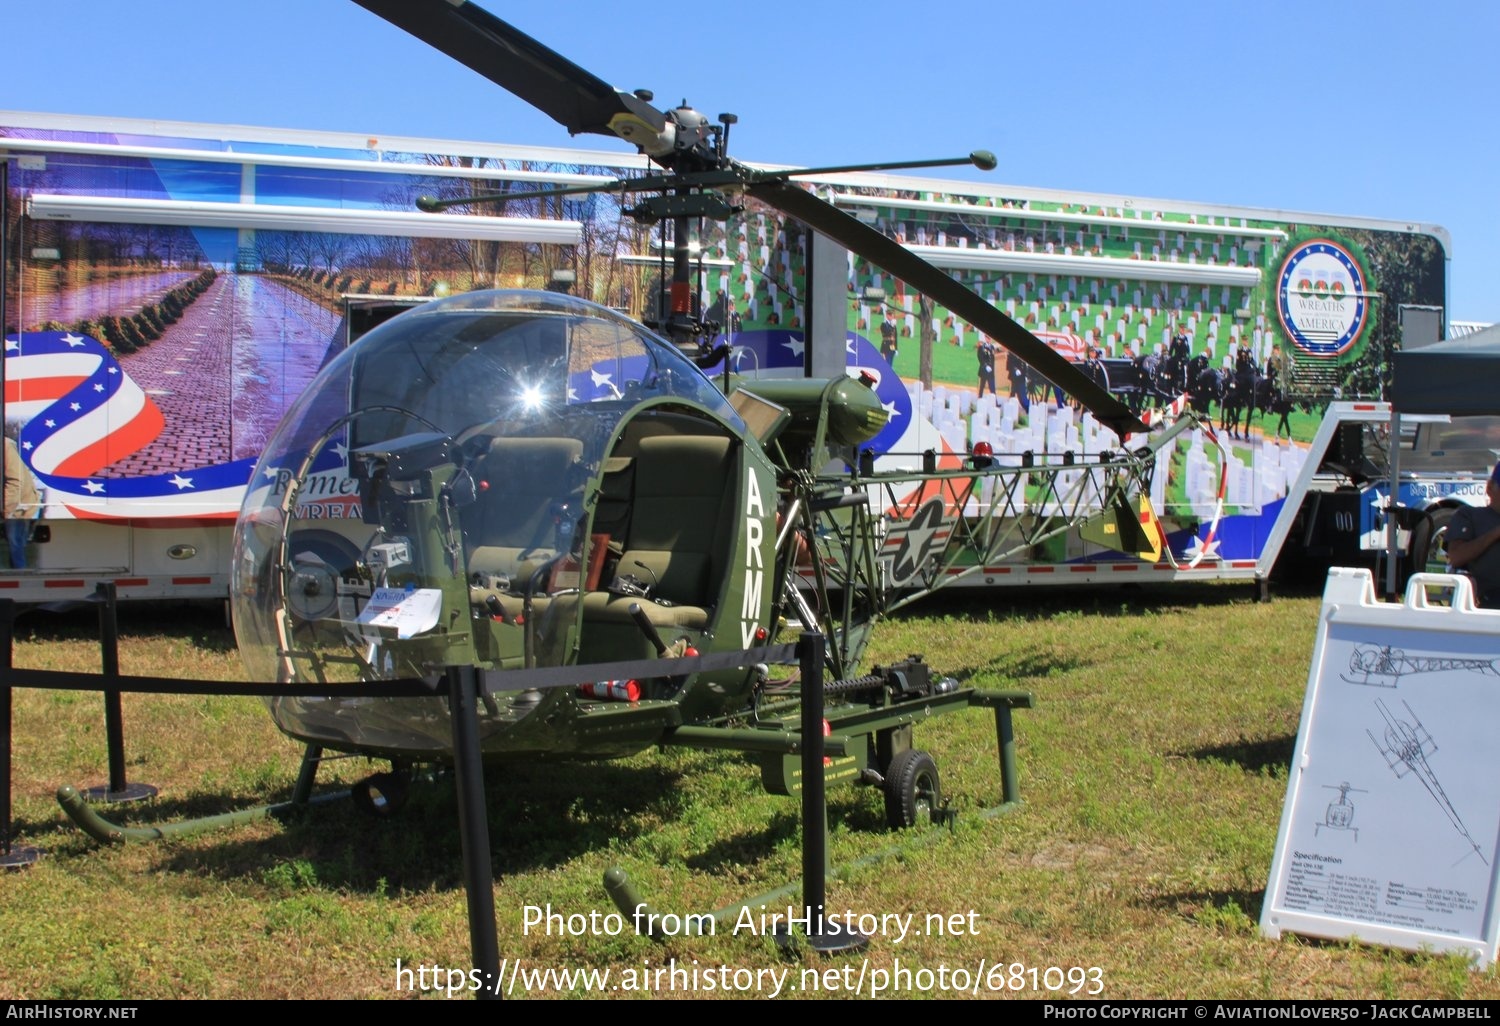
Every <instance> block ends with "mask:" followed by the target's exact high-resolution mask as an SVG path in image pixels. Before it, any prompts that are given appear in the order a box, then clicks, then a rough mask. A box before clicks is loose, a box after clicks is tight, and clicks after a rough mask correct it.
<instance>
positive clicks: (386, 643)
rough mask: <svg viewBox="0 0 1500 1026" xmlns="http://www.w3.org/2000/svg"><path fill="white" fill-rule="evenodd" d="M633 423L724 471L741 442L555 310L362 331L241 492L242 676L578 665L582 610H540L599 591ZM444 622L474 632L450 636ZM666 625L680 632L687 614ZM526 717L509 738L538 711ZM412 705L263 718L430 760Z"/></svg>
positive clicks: (673, 355)
mask: <svg viewBox="0 0 1500 1026" xmlns="http://www.w3.org/2000/svg"><path fill="white" fill-rule="evenodd" d="M631 424H636V425H637V434H640V435H643V436H644V435H650V434H652V433H666V432H675V433H678V434H681V433H682V432H686V433H687V434H688V435H699V436H702V437H703V438H705V439H708V440H717V441H718V442H719V443H720V450H721V451H722V452H723V453H728V452H731V451H737V446H735V444H734V441H735V439H737V438H739V437H740V436H741V435H742V434H743V424H742V422H741V421H740V420H739V418H738V416H737V415H736V414H735V413H734V411H733V409H732V408H731V407H730V405H729V403H728V402H727V400H726V399H725V398H724V396H723V395H722V393H720V392H719V390H718V389H716V388H715V387H714V386H713V384H712V383H711V382H710V381H709V380H708V379H707V378H705V377H704V375H703V374H702V373H701V372H700V371H699V370H698V369H697V368H696V367H695V366H694V365H693V364H692V363H691V362H690V361H689V360H688V359H687V358H686V357H684V356H683V355H682V354H681V352H680V351H679V350H678V349H677V348H676V347H675V346H673V345H672V344H671V343H669V342H667V341H665V340H663V339H661V338H659V337H657V336H655V335H653V334H652V333H650V332H649V331H647V330H646V329H645V328H643V327H642V326H641V325H639V324H637V323H635V322H633V321H631V320H629V319H627V318H625V317H622V316H620V315H618V314H616V313H615V312H613V311H611V310H609V309H607V308H605V307H601V306H598V305H595V304H593V303H589V302H586V301H583V300H580V299H576V298H573V297H570V296H566V295H560V294H556V293H541V292H517V291H493V292H475V293H466V294H463V295H459V296H454V297H452V298H448V299H443V300H437V301H433V302H431V303H427V304H424V305H422V306H421V307H418V308H415V309H413V310H412V311H410V312H408V313H405V314H403V315H401V316H399V317H396V318H394V319H392V320H391V321H389V322H387V323H386V324H384V325H382V326H380V327H379V328H377V329H375V330H374V331H372V332H370V333H369V334H368V335H366V336H364V337H363V338H362V339H360V340H359V341H358V342H356V343H355V344H354V345H352V346H350V347H349V348H348V349H346V350H345V351H344V352H342V353H340V354H339V355H338V356H337V357H336V358H334V359H333V360H332V361H330V362H329V363H328V365H327V366H326V367H325V368H324V369H323V370H322V371H321V372H320V373H319V374H318V375H317V377H316V378H315V380H314V381H313V383H312V385H311V386H309V388H308V390H307V391H306V392H305V393H304V394H303V395H302V396H301V398H300V399H298V400H297V402H296V403H295V404H294V405H293V407H292V408H291V409H290V411H289V412H288V414H287V416H286V417H285V419H284V420H283V421H282V423H281V425H280V426H279V427H278V429H277V430H276V432H275V434H274V435H273V436H272V438H271V440H270V442H269V443H268V445H267V448H266V450H265V453H264V454H263V456H262V458H261V460H260V463H259V465H258V466H257V467H256V469H255V472H254V477H253V479H252V481H251V483H250V487H249V490H248V494H247V497H246V500H245V504H244V507H243V509H242V512H241V516H240V521H239V526H238V528H237V530H236V534H235V547H234V580H233V584H232V589H233V592H232V594H233V607H234V622H235V631H236V635H237V637H238V641H239V645H240V649H241V651H242V652H243V653H244V655H245V660H246V663H247V666H248V668H249V670H250V673H251V674H252V676H253V677H254V678H255V679H257V680H261V681H266V682H287V681H298V682H317V683H322V682H329V683H332V684H337V683H338V682H341V681H348V682H352V681H362V680H376V679H392V678H397V677H414V676H422V677H429V678H431V677H433V676H435V675H436V674H437V673H439V672H441V670H442V668H443V667H445V666H449V665H470V664H474V665H481V666H487V667H492V668H495V669H507V668H521V667H525V666H548V665H560V664H563V663H567V662H571V661H576V660H577V659H578V655H579V652H578V632H577V621H578V618H579V615H580V614H579V613H578V610H579V609H580V608H581V606H582V604H583V603H582V601H581V600H574V601H571V602H564V601H562V600H561V598H560V597H559V596H563V595H568V594H572V595H575V596H576V595H577V594H579V593H580V592H582V591H586V590H588V589H589V588H600V587H601V585H600V583H599V581H598V579H597V578H598V576H599V574H600V573H601V572H602V571H603V567H604V565H605V564H606V560H607V559H608V558H609V556H610V554H611V553H610V549H609V547H610V544H611V529H610V517H611V516H614V515H617V514H618V512H619V510H618V507H619V505H620V503H621V502H628V500H629V494H628V484H629V483H628V481H626V482H625V483H624V485H623V486H622V485H621V482H619V481H618V480H615V478H617V477H618V476H619V472H620V471H622V470H624V469H628V468H627V467H626V466H625V465H626V464H627V463H628V462H630V461H628V460H622V459H620V458H619V456H618V455H617V454H618V453H619V452H620V451H621V448H622V442H621V439H622V438H623V437H624V435H625V433H626V431H627V429H628V427H629V426H630V425H631ZM632 444H639V443H632ZM716 458H721V457H716ZM615 464H620V466H619V467H616V466H615ZM622 487H623V489H624V491H623V492H622V490H621V489H622ZM616 548H618V546H616ZM615 555H616V556H618V553H617V552H616V553H615ZM620 569H621V570H624V569H630V568H628V567H622V568H620ZM641 569H642V570H645V571H646V573H645V574H642V576H643V577H645V576H647V575H648V574H650V573H652V572H655V571H652V570H650V569H649V568H647V567H644V566H642V568H641ZM637 573H640V571H637ZM711 598H712V597H711V596H710V597H709V598H705V599H700V600H698V601H702V602H704V603H705V605H711ZM670 605H672V604H671V603H664V606H670ZM682 608H684V609H687V610H691V609H693V608H695V607H694V606H693V604H692V603H691V602H687V603H682ZM458 610H462V611H463V615H464V616H466V617H469V618H472V619H473V620H474V621H476V622H477V621H479V620H484V629H483V630H477V629H471V625H470V624H465V623H455V622H449V621H452V620H455V619H456V618H457V615H458V614H457V612H456V611H458ZM678 619H680V620H682V621H683V623H684V624H685V626H684V630H686V631H691V630H692V629H693V625H692V623H691V614H690V613H682V614H680V615H679V616H678ZM551 697H553V696H551V695H548V696H546V698H547V699H550V698H551ZM530 701H531V705H530V706H526V707H525V708H522V707H521V705H520V704H518V705H517V708H516V710H515V712H514V715H513V716H511V717H510V718H518V717H521V716H523V715H525V714H527V713H529V712H530V711H531V710H532V709H533V708H534V707H535V705H536V704H538V703H539V702H541V701H543V699H542V698H539V697H538V696H535V695H533V696H531V697H530ZM413 704H414V703H413V702H412V701H410V700H406V701H393V700H362V699H292V698H286V699H277V700H274V701H273V702H272V707H273V711H274V712H275V714H276V717H277V720H278V722H279V723H280V724H281V726H282V727H283V729H286V730H288V731H289V732H290V733H292V734H294V735H297V736H300V737H303V738H305V739H308V740H314V741H318V740H328V741H335V742H338V743H340V744H343V745H346V746H347V745H348V744H350V743H353V744H354V745H357V746H360V747H365V748H367V749H369V750H371V751H380V750H386V749H389V750H400V751H406V752H409V751H411V750H412V749H413V748H414V747H416V748H420V747H422V746H424V745H427V744H429V743H430V744H431V745H432V746H433V747H434V748H441V747H442V746H444V745H446V744H447V743H448V730H449V728H448V725H447V717H446V712H445V710H444V709H443V707H442V704H441V702H440V701H438V700H435V699H434V700H430V704H431V706H432V708H431V709H430V716H422V715H413V712H412V707H413ZM417 704H429V700H422V701H421V702H420V703H417ZM355 708H358V709H359V710H360V712H359V715H358V716H353V715H349V713H350V710H351V709H355ZM387 708H388V709H389V715H388V716H385V715H382V714H381V713H380V712H379V710H381V709H387ZM493 711H494V710H492V712H493ZM499 712H500V713H501V715H500V716H499V719H500V720H505V719H506V718H507V716H509V715H510V714H508V713H505V712H504V710H499ZM492 718H493V717H492ZM429 720H430V722H427V721H429Z"/></svg>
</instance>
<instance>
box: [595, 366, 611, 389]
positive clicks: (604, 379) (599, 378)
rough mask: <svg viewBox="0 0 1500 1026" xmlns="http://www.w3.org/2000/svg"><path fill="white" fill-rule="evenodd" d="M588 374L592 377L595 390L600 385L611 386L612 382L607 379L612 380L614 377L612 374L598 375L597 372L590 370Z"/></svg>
mask: <svg viewBox="0 0 1500 1026" xmlns="http://www.w3.org/2000/svg"><path fill="white" fill-rule="evenodd" d="M589 374H590V375H591V376H592V377H593V379H594V387H595V388H598V387H599V386H600V385H609V384H613V382H611V381H610V380H609V379H610V378H612V377H614V375H613V374H600V373H599V372H598V371H596V370H591V371H589Z"/></svg>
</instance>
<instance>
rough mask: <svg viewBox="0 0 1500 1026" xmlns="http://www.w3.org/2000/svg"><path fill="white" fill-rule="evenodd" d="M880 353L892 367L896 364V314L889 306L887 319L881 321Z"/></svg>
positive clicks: (886, 313) (886, 312) (886, 314)
mask: <svg viewBox="0 0 1500 1026" xmlns="http://www.w3.org/2000/svg"><path fill="white" fill-rule="evenodd" d="M880 355H881V356H882V357H884V359H885V362H886V363H888V364H890V365H891V367H892V368H894V367H895V366H896V315H895V314H893V313H891V310H890V308H889V307H887V308H886V311H885V320H883V321H881V322H880Z"/></svg>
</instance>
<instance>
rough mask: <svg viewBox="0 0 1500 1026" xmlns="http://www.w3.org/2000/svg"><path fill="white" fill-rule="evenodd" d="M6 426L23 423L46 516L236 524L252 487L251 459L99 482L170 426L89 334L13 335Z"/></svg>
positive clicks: (25, 449) (24, 448)
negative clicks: (43, 492)
mask: <svg viewBox="0 0 1500 1026" xmlns="http://www.w3.org/2000/svg"><path fill="white" fill-rule="evenodd" d="M5 417H6V419H7V420H10V421H15V420H20V421H24V422H25V426H24V427H23V428H22V429H21V436H20V446H21V452H22V454H23V455H24V456H25V458H26V460H27V462H28V463H30V464H31V469H32V471H33V473H35V475H36V477H37V480H38V481H39V482H40V483H41V484H42V485H43V486H44V487H45V488H46V503H47V509H46V515H47V516H51V517H57V516H69V515H71V516H74V517H79V518H86V519H101V520H115V521H134V520H146V519H150V520H159V519H160V518H163V517H165V518H171V519H191V520H232V519H233V518H234V516H235V514H236V513H238V511H239V506H240V500H241V498H243V496H244V489H245V484H246V482H248V481H249V479H250V472H251V469H252V464H253V461H252V460H238V461H236V462H234V463H223V464H216V465H214V466H209V467H197V468H182V469H181V470H177V471H174V472H172V473H169V474H151V475H139V476H134V477H109V478H100V477H94V476H92V475H94V474H97V473H98V471H100V470H102V469H104V468H105V467H108V466H110V465H111V464H113V463H115V462H117V461H119V460H122V459H124V458H126V457H127V456H130V455H132V454H133V453H136V452H139V451H140V450H141V449H143V448H145V447H146V446H148V445H150V444H151V443H152V442H153V441H155V440H156V439H157V437H158V436H160V435H161V433H162V429H163V428H164V427H165V423H166V422H165V420H164V418H163V417H162V413H161V410H160V409H158V408H157V406H156V404H155V403H153V402H152V401H151V398H150V396H148V395H146V393H145V392H143V391H142V390H141V387H140V386H139V385H138V384H136V383H135V382H134V381H133V380H131V378H130V376H129V375H128V374H126V373H125V370H124V368H122V367H121V366H120V364H119V362H118V361H116V360H115V358H114V356H113V355H112V354H111V353H110V351H109V350H108V349H106V348H105V347H104V346H102V345H101V344H100V343H99V342H98V341H96V340H95V339H92V338H90V337H88V336H86V335H78V334H74V333H73V332H66V331H36V332H25V333H24V334H23V335H21V336H19V337H18V336H14V335H8V336H6V339H5Z"/></svg>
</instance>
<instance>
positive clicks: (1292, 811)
mask: <svg viewBox="0 0 1500 1026" xmlns="http://www.w3.org/2000/svg"><path fill="white" fill-rule="evenodd" d="M1429 587H1433V588H1434V589H1435V590H1438V589H1441V590H1442V591H1444V592H1445V593H1447V594H1449V595H1451V596H1452V603H1451V605H1439V604H1437V603H1435V602H1432V601H1430V600H1429V592H1428V589H1429ZM1497 849H1500V610H1481V609H1477V608H1475V606H1474V603H1473V597H1472V592H1471V591H1470V588H1469V582H1468V579H1467V578H1463V577H1448V576H1443V575H1427V574H1420V575H1417V576H1416V577H1414V578H1413V579H1412V583H1411V585H1410V587H1409V588H1408V590H1407V593H1406V598H1405V601H1404V602H1403V603H1394V602H1389V603H1388V602H1379V601H1377V599H1376V595H1375V587H1374V582H1373V580H1372V578H1371V576H1370V573H1369V571H1368V570H1350V569H1334V570H1332V571H1330V573H1329V577H1328V584H1327V587H1326V589H1325V591H1324V594H1323V607H1322V611H1321V615H1320V616H1319V622H1318V635H1317V641H1316V643H1315V644H1314V646H1313V657H1312V667H1311V670H1310V672H1309V674H1308V681H1307V694H1306V697H1305V699H1304V700H1303V705H1302V722H1301V726H1300V728H1299V730H1298V733H1297V744H1296V749H1295V751H1294V753H1293V756H1292V769H1291V773H1290V774H1289V779H1288V784H1287V796H1286V802H1285V804H1284V806H1283V807H1282V813H1281V830H1280V833H1279V834H1278V836H1277V840H1276V855H1275V858H1274V860H1273V861H1272V863H1271V875H1270V880H1269V883H1268V884H1267V886H1266V900H1265V905H1264V909H1263V911H1262V913H1261V930H1262V932H1263V933H1265V934H1266V935H1267V936H1269V937H1278V936H1280V935H1281V933H1282V932H1291V933H1300V934H1306V935H1309V936H1316V937H1329V938H1341V939H1342V938H1349V939H1358V940H1361V941H1366V942H1370V943H1377V944H1386V945H1390V946H1392V947H1399V948H1406V949H1411V950H1418V949H1426V950H1430V951H1462V952H1465V953H1467V954H1469V955H1470V956H1471V957H1472V958H1474V959H1475V960H1476V961H1482V962H1492V961H1494V960H1495V956H1496V940H1497V925H1500V924H1497V918H1496V914H1497V909H1496V884H1497V876H1496V868H1497V858H1496V854H1497Z"/></svg>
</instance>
